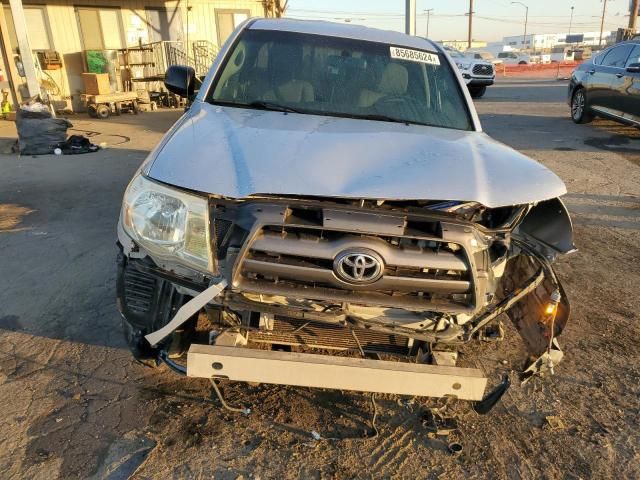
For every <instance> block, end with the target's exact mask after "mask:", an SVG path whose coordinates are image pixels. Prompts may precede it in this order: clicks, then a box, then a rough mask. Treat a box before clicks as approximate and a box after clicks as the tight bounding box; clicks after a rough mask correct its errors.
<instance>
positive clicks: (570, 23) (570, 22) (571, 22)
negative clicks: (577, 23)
mask: <svg viewBox="0 0 640 480" xmlns="http://www.w3.org/2000/svg"><path fill="white" fill-rule="evenodd" d="M574 8H576V7H571V20H569V35H571V25H573V9H574Z"/></svg>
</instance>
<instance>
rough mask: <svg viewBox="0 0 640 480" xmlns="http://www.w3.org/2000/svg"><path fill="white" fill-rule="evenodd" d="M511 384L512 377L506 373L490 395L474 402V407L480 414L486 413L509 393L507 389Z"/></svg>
mask: <svg viewBox="0 0 640 480" xmlns="http://www.w3.org/2000/svg"><path fill="white" fill-rule="evenodd" d="M510 386H511V378H510V377H509V375H505V376H504V377H503V378H502V382H500V384H499V385H498V386H497V387H496V388H494V389H493V391H492V392H491V393H489V395H487V396H486V397H485V398H483V399H482V400H480V401H479V402H475V403H474V404H473V409H474V410H475V411H476V412H477V413H479V414H480V415H486V414H487V413H489V411H490V410H491V409H492V408H493V407H495V406H496V404H497V403H498V402H499V401H500V399H501V398H502V396H503V395H504V394H505V393H507V390H508V389H509V387H510Z"/></svg>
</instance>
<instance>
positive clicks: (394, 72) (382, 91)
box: [358, 63, 409, 107]
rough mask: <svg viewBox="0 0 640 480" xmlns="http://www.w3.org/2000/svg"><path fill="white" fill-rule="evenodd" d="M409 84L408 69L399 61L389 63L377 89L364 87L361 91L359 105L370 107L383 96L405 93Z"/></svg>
mask: <svg viewBox="0 0 640 480" xmlns="http://www.w3.org/2000/svg"><path fill="white" fill-rule="evenodd" d="M408 84H409V74H408V72H407V69H406V68H405V67H403V66H402V65H398V64H397V63H389V64H388V65H387V66H386V67H385V68H384V71H383V72H382V77H381V78H380V83H379V84H378V89H377V90H376V91H373V90H368V89H363V90H361V91H360V97H359V98H358V106H360V107H370V106H371V105H373V104H374V103H376V102H377V101H378V100H380V99H381V98H382V97H386V96H395V95H404V94H405V93H406V91H407V85H408Z"/></svg>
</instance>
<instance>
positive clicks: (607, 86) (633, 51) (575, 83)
mask: <svg viewBox="0 0 640 480" xmlns="http://www.w3.org/2000/svg"><path fill="white" fill-rule="evenodd" d="M568 99H569V105H570V107H571V118H572V119H573V121H574V122H576V123H587V122H590V121H591V120H593V117H594V116H600V117H605V118H609V119H612V120H617V121H619V122H622V123H625V124H629V125H635V126H639V127H640V40H631V41H628V42H622V43H618V44H616V45H614V46H612V47H610V48H608V49H606V50H604V51H602V52H601V53H599V54H598V55H596V56H594V57H592V58H591V59H589V60H587V61H585V62H583V63H581V64H580V65H579V66H578V67H577V68H576V69H575V70H574V71H573V73H572V74H571V80H570V82H569V90H568Z"/></svg>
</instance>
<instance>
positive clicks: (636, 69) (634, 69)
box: [627, 63, 640, 73]
mask: <svg viewBox="0 0 640 480" xmlns="http://www.w3.org/2000/svg"><path fill="white" fill-rule="evenodd" d="M627 72H629V73H640V63H631V64H629V66H628V67H627Z"/></svg>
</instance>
